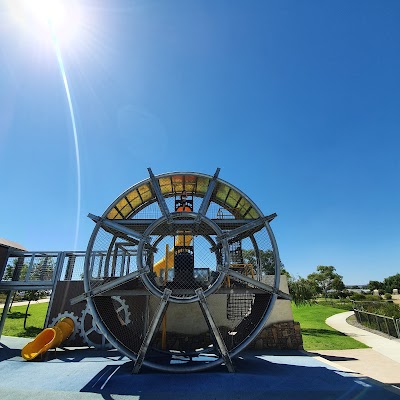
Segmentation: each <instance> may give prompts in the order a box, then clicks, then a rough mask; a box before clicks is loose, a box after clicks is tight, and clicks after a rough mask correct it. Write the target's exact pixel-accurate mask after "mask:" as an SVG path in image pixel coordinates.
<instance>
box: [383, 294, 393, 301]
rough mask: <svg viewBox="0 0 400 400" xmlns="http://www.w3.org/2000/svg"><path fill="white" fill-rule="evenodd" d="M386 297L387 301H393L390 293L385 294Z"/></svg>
mask: <svg viewBox="0 0 400 400" xmlns="http://www.w3.org/2000/svg"><path fill="white" fill-rule="evenodd" d="M384 297H385V299H386V300H391V298H392V295H391V294H390V293H385V296H384Z"/></svg>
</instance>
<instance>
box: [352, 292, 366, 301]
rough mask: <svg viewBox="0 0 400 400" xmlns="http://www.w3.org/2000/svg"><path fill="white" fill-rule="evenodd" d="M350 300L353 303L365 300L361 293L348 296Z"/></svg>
mask: <svg viewBox="0 0 400 400" xmlns="http://www.w3.org/2000/svg"><path fill="white" fill-rule="evenodd" d="M350 299H351V300H354V301H360V300H365V299H366V296H365V294H362V293H353V294H352V295H351V296H350Z"/></svg>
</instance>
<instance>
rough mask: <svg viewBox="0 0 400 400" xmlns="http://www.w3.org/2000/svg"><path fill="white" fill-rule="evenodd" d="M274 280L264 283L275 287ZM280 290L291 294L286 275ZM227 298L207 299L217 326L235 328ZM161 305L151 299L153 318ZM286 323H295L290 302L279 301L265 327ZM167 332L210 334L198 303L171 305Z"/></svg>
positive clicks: (226, 296) (168, 311) (268, 278)
mask: <svg viewBox="0 0 400 400" xmlns="http://www.w3.org/2000/svg"><path fill="white" fill-rule="evenodd" d="M273 279H274V276H273V275H270V276H268V277H265V279H264V282H265V283H268V284H269V285H273ZM279 289H280V290H282V291H283V292H286V293H288V292H289V289H288V285H287V279H286V275H282V276H281V280H280V284H279ZM227 298H228V295H226V294H214V295H211V296H209V297H207V304H208V307H209V308H210V311H211V313H212V316H213V319H214V321H215V323H216V324H217V326H226V327H230V326H232V327H234V326H235V325H236V324H237V321H235V320H228V318H227ZM159 304H160V300H159V299H158V298H156V297H153V296H152V297H150V303H149V311H150V317H151V318H152V316H153V315H154V314H155V311H156V309H157V307H158V305H159ZM286 321H293V313H292V308H291V306H290V301H289V300H277V301H276V302H275V306H274V308H273V309H272V312H271V314H270V316H269V318H268V320H267V323H266V325H265V327H268V326H270V325H273V324H276V323H280V322H286ZM167 331H168V332H176V333H180V334H187V335H195V334H201V333H205V332H208V327H207V324H206V322H205V319H204V317H203V314H202V311H201V309H200V305H199V304H198V302H195V303H190V304H176V303H170V304H169V306H168V310H167Z"/></svg>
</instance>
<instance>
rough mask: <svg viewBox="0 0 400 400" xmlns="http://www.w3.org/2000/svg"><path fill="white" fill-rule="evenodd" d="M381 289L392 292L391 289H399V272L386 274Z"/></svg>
mask: <svg viewBox="0 0 400 400" xmlns="http://www.w3.org/2000/svg"><path fill="white" fill-rule="evenodd" d="M383 289H384V291H385V293H393V289H399V290H400V274H396V275H392V276H388V277H387V278H385V279H384V280H383Z"/></svg>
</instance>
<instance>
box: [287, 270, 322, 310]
mask: <svg viewBox="0 0 400 400" xmlns="http://www.w3.org/2000/svg"><path fill="white" fill-rule="evenodd" d="M288 286H289V293H290V294H291V296H292V300H293V302H294V304H296V306H299V305H305V304H310V305H311V304H313V303H314V302H315V297H316V296H317V288H316V286H315V285H314V284H313V282H311V281H309V280H308V279H304V278H301V277H298V278H292V277H291V278H289V279H288Z"/></svg>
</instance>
